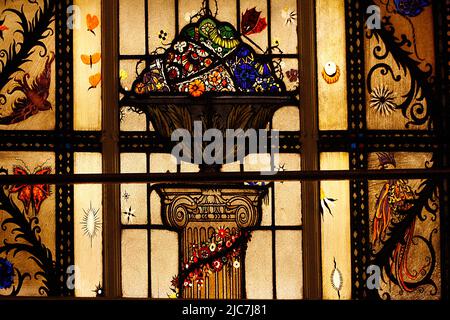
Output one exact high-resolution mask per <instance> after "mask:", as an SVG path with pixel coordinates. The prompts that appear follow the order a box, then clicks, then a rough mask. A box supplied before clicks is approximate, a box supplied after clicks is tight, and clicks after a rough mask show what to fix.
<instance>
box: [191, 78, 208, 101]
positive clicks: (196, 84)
mask: <svg viewBox="0 0 450 320" xmlns="http://www.w3.org/2000/svg"><path fill="white" fill-rule="evenodd" d="M204 93H205V84H204V83H203V81H201V80H200V79H196V80H194V81H192V82H191V83H189V94H190V95H191V96H193V97H200V96H202V95H203V94H204Z"/></svg>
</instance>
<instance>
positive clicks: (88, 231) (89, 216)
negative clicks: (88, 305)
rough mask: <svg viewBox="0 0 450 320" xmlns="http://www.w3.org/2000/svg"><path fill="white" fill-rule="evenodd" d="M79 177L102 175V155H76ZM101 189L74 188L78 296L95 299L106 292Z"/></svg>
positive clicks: (76, 170) (88, 186) (80, 186)
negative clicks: (99, 289) (98, 289)
mask: <svg viewBox="0 0 450 320" xmlns="http://www.w3.org/2000/svg"><path fill="white" fill-rule="evenodd" d="M74 166H75V173H76V174H89V173H90V174H98V173H102V155H101V154H100V153H75V155H74ZM102 197H103V192H102V186H101V185H75V186H74V199H75V202H74V221H75V224H74V239H75V244H74V246H75V265H76V269H75V270H74V271H75V295H76V296H77V297H95V296H96V294H97V292H96V288H97V287H98V286H100V287H101V288H103V285H102V283H103V255H102V251H103V247H102V244H103V242H102V239H103V228H102V224H103V207H102Z"/></svg>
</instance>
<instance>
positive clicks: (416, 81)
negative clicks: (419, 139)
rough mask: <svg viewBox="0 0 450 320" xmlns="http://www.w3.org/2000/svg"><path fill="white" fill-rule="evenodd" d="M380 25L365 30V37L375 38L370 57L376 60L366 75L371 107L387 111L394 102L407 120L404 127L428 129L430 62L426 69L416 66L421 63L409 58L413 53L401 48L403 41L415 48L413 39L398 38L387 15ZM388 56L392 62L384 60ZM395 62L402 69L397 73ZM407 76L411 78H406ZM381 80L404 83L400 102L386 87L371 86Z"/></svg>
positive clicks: (430, 83)
mask: <svg viewBox="0 0 450 320" xmlns="http://www.w3.org/2000/svg"><path fill="white" fill-rule="evenodd" d="M383 26H384V28H383V29H381V30H375V29H374V30H368V31H367V33H366V37H367V39H374V40H376V41H377V43H378V44H377V45H376V46H375V47H374V48H373V50H372V56H373V58H374V59H375V61H376V63H374V65H372V66H370V68H369V72H368V74H367V78H366V81H367V89H368V92H369V93H371V100H372V101H371V103H373V104H374V107H373V108H378V110H380V111H379V112H383V113H386V114H390V113H391V112H392V111H391V110H393V107H394V105H395V109H396V110H401V111H402V114H403V116H404V117H405V118H407V119H408V120H409V121H408V122H407V123H406V128H409V127H410V126H411V125H415V126H421V125H426V124H427V125H428V127H429V128H431V127H432V121H430V115H431V111H430V110H429V106H428V104H429V103H430V101H431V100H432V77H431V75H432V73H433V68H432V66H431V65H430V64H427V70H426V71H423V70H422V69H421V68H419V65H420V62H419V61H416V60H414V59H413V58H412V52H409V51H406V50H405V49H403V45H405V44H406V45H407V46H408V47H411V45H414V48H415V39H414V40H413V41H411V40H409V39H408V38H407V36H406V35H404V34H403V35H401V38H400V39H399V38H397V37H396V36H395V28H394V27H393V25H392V23H391V21H390V17H389V16H387V17H385V18H384V21H383ZM389 56H392V58H393V59H394V61H395V64H392V63H389V62H388V61H386V59H387V58H388V57H389ZM395 65H396V66H397V67H398V69H399V71H401V72H399V73H398V74H396V73H395V71H394V69H393V67H394V66H395ZM406 75H407V76H408V77H409V78H410V79H408V78H406ZM383 78H386V79H385V80H384V79H383ZM380 80H381V81H383V83H387V82H388V81H391V82H392V81H393V82H404V83H405V84H407V87H406V88H407V91H406V93H405V94H403V93H402V95H401V98H402V101H401V102H399V103H397V104H394V102H393V99H394V96H393V93H392V92H391V90H389V89H387V88H386V87H385V86H384V87H379V88H378V89H374V83H376V82H378V83H379V82H380Z"/></svg>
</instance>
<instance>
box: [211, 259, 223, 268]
mask: <svg viewBox="0 0 450 320" xmlns="http://www.w3.org/2000/svg"><path fill="white" fill-rule="evenodd" d="M212 266H213V268H214V270H215V271H220V270H222V266H223V264H222V261H220V260H219V259H218V260H214V261H213V263H212Z"/></svg>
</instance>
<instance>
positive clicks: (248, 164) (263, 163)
mask: <svg viewBox="0 0 450 320" xmlns="http://www.w3.org/2000/svg"><path fill="white" fill-rule="evenodd" d="M271 162H272V160H271V157H270V154H249V155H248V156H246V157H245V158H244V171H270V168H271V166H272V164H271Z"/></svg>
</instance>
